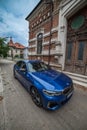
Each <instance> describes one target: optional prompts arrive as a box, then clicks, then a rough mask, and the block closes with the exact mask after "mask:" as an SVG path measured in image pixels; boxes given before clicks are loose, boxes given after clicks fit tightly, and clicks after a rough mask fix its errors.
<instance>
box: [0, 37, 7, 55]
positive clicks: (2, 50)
mask: <svg viewBox="0 0 87 130" xmlns="http://www.w3.org/2000/svg"><path fill="white" fill-rule="evenodd" d="M6 41H7V39H6V38H1V37H0V56H3V57H7V55H8V51H9V46H8V44H6Z"/></svg>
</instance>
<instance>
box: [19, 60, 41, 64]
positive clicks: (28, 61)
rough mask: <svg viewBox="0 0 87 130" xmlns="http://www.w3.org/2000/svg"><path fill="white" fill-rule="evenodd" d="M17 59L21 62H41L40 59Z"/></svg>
mask: <svg viewBox="0 0 87 130" xmlns="http://www.w3.org/2000/svg"><path fill="white" fill-rule="evenodd" d="M19 61H23V62H25V63H28V62H30V63H37V62H41V61H40V60H19ZM19 61H18V62H19Z"/></svg>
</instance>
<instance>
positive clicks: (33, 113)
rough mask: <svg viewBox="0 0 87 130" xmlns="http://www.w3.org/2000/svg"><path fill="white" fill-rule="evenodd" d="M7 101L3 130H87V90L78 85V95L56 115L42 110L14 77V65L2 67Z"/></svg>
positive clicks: (0, 122) (1, 106) (2, 104)
mask: <svg viewBox="0 0 87 130" xmlns="http://www.w3.org/2000/svg"><path fill="white" fill-rule="evenodd" d="M0 67H1V76H2V79H3V99H2V100H1V101H0V113H1V114H0V130H87V90H86V89H82V88H79V86H78V85H74V87H75V90H74V95H73V96H72V98H71V99H70V100H69V102H68V103H66V104H65V105H64V106H63V107H61V108H60V109H58V110H56V111H48V110H45V109H43V108H38V107H37V106H36V105H35V104H34V103H33V101H32V99H31V96H30V95H29V93H28V92H27V91H26V90H25V89H24V88H23V86H22V85H21V84H20V83H19V82H18V80H16V79H14V77H13V71H12V68H13V62H7V61H4V62H2V63H0Z"/></svg>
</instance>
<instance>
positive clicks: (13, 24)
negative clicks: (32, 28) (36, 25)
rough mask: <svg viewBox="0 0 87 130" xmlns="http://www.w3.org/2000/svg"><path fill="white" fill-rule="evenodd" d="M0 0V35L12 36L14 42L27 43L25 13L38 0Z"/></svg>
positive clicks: (27, 12) (29, 10) (26, 13)
mask: <svg viewBox="0 0 87 130" xmlns="http://www.w3.org/2000/svg"><path fill="white" fill-rule="evenodd" d="M7 1H8V2H6V1H5V0H0V36H2V37H10V36H12V37H13V40H14V42H20V43H21V44H23V45H25V46H27V45H28V32H29V30H28V22H27V21H26V20H25V18H26V17H27V15H28V14H29V13H30V12H31V10H32V9H33V8H34V7H35V6H36V4H37V3H38V2H39V0H32V1H30V0H25V1H23V0H15V1H12V0H7Z"/></svg>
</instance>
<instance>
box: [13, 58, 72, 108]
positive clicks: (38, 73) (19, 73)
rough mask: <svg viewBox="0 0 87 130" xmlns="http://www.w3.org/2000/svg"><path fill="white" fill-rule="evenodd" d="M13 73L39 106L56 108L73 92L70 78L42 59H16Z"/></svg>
mask: <svg viewBox="0 0 87 130" xmlns="http://www.w3.org/2000/svg"><path fill="white" fill-rule="evenodd" d="M13 73H14V77H15V78H17V79H18V80H19V81H20V82H21V83H22V84H23V86H24V87H25V88H26V89H27V90H28V91H29V92H30V94H31V97H32V100H33V102H34V103H35V104H36V105H37V106H39V107H44V108H47V109H49V110H56V109H58V108H59V107H60V106H61V105H63V104H64V103H66V102H67V101H68V100H69V99H70V97H71V96H72V94H73V82H72V80H71V78H69V77H68V76H66V75H65V74H63V73H61V72H58V71H55V70H53V69H51V67H49V66H48V65H46V64H45V63H44V62H42V61H38V60H21V61H18V62H17V63H16V64H15V65H14V68H13Z"/></svg>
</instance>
